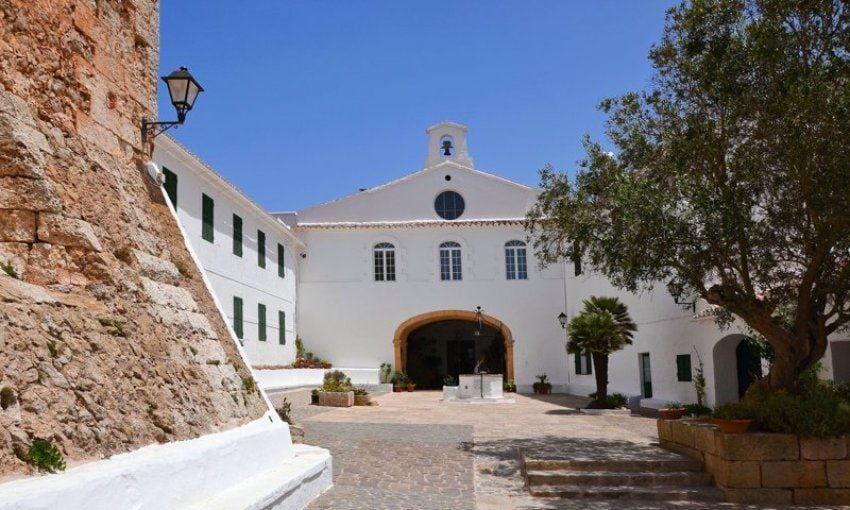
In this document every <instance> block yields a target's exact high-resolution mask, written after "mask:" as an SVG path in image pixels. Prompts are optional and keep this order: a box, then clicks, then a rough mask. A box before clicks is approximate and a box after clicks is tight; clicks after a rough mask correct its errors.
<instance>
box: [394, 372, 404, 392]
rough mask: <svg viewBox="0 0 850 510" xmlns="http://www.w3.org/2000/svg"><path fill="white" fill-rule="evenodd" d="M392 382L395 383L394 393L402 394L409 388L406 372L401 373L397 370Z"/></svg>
mask: <svg viewBox="0 0 850 510" xmlns="http://www.w3.org/2000/svg"><path fill="white" fill-rule="evenodd" d="M390 382H392V383H393V392H394V393H401V392H402V391H404V389H405V387H406V386H407V375H405V374H404V372H399V371H398V370H396V371H395V372H393V376H392V378H391V379H390Z"/></svg>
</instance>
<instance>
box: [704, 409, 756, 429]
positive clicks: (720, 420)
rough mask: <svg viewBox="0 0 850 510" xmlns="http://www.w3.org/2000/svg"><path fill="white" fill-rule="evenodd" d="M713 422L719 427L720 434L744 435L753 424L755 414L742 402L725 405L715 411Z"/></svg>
mask: <svg viewBox="0 0 850 510" xmlns="http://www.w3.org/2000/svg"><path fill="white" fill-rule="evenodd" d="M713 416H714V419H713V420H712V422H713V423H714V424H715V425H717V427H718V428H719V429H720V432H724V433H726V434H743V433H744V432H746V431H747V429H748V428H750V424H752V423H753V418H754V415H753V412H752V410H751V409H750V408H749V407H747V406H746V405H744V404H742V403H740V402H733V403H730V404H723V405H722V406H719V407H717V409H715V410H714V415H713Z"/></svg>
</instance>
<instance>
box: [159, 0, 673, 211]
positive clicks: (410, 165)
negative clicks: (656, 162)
mask: <svg viewBox="0 0 850 510" xmlns="http://www.w3.org/2000/svg"><path fill="white" fill-rule="evenodd" d="M673 3H674V2H673V0H641V1H634V0H618V1H614V0H600V1H568V0H552V1H537V0H535V1H519V0H516V1H502V0H487V1H483V0H479V1H461V2H430V1H419V2H413V1H398V0H383V1H377V0H375V1H371V0H370V1H350V0H337V1H321V2H319V1H272V0H258V1H244V2H234V1H232V0H228V1H224V0H205V1H201V0H191V1H189V0H165V1H163V2H161V9H162V11H161V42H162V45H161V55H160V71H161V74H168V73H169V72H171V71H172V70H173V69H175V68H177V67H178V66H180V65H186V66H188V67H189V69H190V71H191V72H192V74H193V75H194V76H195V77H196V78H197V79H198V81H199V82H200V83H201V84H202V85H203V86H204V88H205V89H206V92H204V93H203V94H202V95H201V96H200V98H199V99H198V101H197V103H196V105H195V109H194V110H193V111H192V112H191V113H189V115H188V118H187V122H186V124H185V125H184V126H182V127H180V128H179V129H177V130H172V131H171V133H172V135H173V136H174V137H175V138H177V139H178V140H180V141H181V142H183V143H184V144H186V145H187V146H188V147H189V148H190V149H192V150H193V151H194V152H196V153H197V154H199V155H200V156H201V157H202V158H203V159H204V160H206V161H207V162H208V163H209V164H210V165H212V166H213V167H214V168H216V169H217V170H218V171H219V172H221V173H222V174H223V175H224V176H225V177H227V178H228V179H230V180H231V181H232V182H234V183H235V184H236V185H237V186H239V187H240V188H241V189H242V190H243V191H245V192H246V193H247V194H248V195H249V196H251V197H252V198H253V199H254V200H256V201H257V202H259V203H260V204H261V205H263V206H264V207H266V208H267V209H269V210H272V211H280V210H297V209H300V208H302V207H305V206H307V205H310V204H314V203H318V202H323V201H325V200H329V199H333V198H336V197H339V196H342V195H345V194H348V193H351V192H354V191H356V190H357V189H358V188H362V187H372V186H375V185H378V184H382V183H384V182H386V181H388V180H391V179H394V178H396V177H399V176H401V175H404V174H407V173H409V172H412V171H415V170H418V169H419V168H421V166H422V163H423V162H424V160H425V155H426V154H425V151H426V137H425V133H424V129H425V128H426V127H428V126H430V125H432V124H434V123H436V122H438V121H440V120H444V119H448V120H454V121H457V122H460V123H463V124H466V125H468V126H469V128H470V132H469V135H468V136H469V138H468V142H469V150H470V153H471V155H472V157H473V159H474V161H475V165H476V167H478V168H479V169H481V170H485V171H489V172H492V173H495V174H497V175H500V176H503V177H506V178H508V179H512V180H515V181H518V182H521V183H524V184H528V185H536V184H537V182H538V180H537V170H538V169H539V168H540V167H542V166H543V165H544V164H546V163H547V162H551V163H552V164H554V165H555V166H556V167H557V168H558V169H561V170H566V171H570V172H573V171H574V170H575V167H576V161H577V160H579V159H580V158H581V157H582V155H583V152H582V149H581V138H582V136H583V135H584V134H585V133H589V134H591V135H592V136H595V137H599V136H601V132H602V129H603V121H604V117H603V115H601V114H600V113H599V112H598V111H597V110H596V105H597V104H598V103H599V101H600V100H601V99H603V98H605V97H608V96H614V95H619V94H621V93H624V92H626V91H629V90H636V89H642V88H645V87H646V86H647V85H648V84H649V80H650V76H651V67H650V65H649V61H648V60H647V52H648V50H649V48H650V46H651V45H652V44H653V43H655V42H656V41H658V40H659V38H660V36H661V33H662V29H663V24H664V12H665V10H666V9H667V8H668V7H669V6H670V5H672V4H673ZM159 103H160V119H162V120H171V118H172V117H174V116H175V115H174V110H173V108H172V107H171V104H170V103H169V101H168V96H167V93H166V92H165V87H164V84H163V85H162V86H161V87H160V95H159Z"/></svg>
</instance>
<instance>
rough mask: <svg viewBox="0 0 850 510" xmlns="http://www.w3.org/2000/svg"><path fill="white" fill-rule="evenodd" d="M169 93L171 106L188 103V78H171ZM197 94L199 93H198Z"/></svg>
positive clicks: (168, 81)
mask: <svg viewBox="0 0 850 510" xmlns="http://www.w3.org/2000/svg"><path fill="white" fill-rule="evenodd" d="M167 83H168V93H169V94H170V95H171V104H173V105H175V106H176V105H178V104H184V103H186V93H187V91H188V90H187V89H188V85H189V80H187V79H186V78H171V79H169V80H167ZM196 94H197V92H196Z"/></svg>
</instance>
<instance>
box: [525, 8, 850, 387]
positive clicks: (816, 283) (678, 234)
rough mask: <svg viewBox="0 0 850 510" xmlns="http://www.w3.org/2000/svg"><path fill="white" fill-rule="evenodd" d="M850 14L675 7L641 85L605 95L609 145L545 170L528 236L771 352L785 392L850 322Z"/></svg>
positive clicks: (773, 377)
mask: <svg viewBox="0 0 850 510" xmlns="http://www.w3.org/2000/svg"><path fill="white" fill-rule="evenodd" d="M849 11H850V4H848V3H847V2H846V1H843V0H692V1H686V2H683V3H682V4H680V5H679V6H677V7H674V8H672V9H670V10H669V11H668V12H667V18H666V25H665V29H664V34H663V36H662V37H661V40H660V41H659V42H658V43H657V44H656V45H655V46H654V47H653V48H652V50H651V51H650V54H649V58H650V60H651V62H652V65H653V68H654V78H653V80H652V82H651V86H649V87H648V88H647V89H646V90H643V91H638V92H631V93H627V94H625V95H623V96H621V97H617V98H613V99H607V100H605V101H603V102H602V103H601V105H600V109H601V110H602V111H603V112H605V113H606V114H607V116H608V120H607V123H606V134H607V137H608V138H609V140H610V142H611V147H610V148H609V147H605V146H603V144H602V143H600V142H598V141H594V140H591V139H590V138H586V139H585V141H584V145H585V149H586V153H587V155H586V158H585V159H584V160H583V161H581V162H580V165H579V170H578V172H577V175H576V176H575V178H574V179H570V178H569V177H568V176H567V175H565V174H563V173H558V172H556V171H555V170H554V169H553V168H552V167H551V166H549V167H546V168H544V169H543V170H542V171H541V187H542V193H541V195H540V196H539V199H538V201H537V203H536V205H535V206H534V207H533V208H532V210H531V211H530V213H529V217H528V222H527V228H528V229H529V232H530V236H531V237H532V238H533V239H534V246H535V249H536V252H537V256H538V258H539V260H540V261H541V262H542V263H544V264H546V263H552V262H555V261H559V260H563V259H564V258H569V257H575V256H580V257H582V258H583V260H584V261H585V262H586V263H588V264H589V265H590V266H592V268H593V269H594V270H596V271H598V272H600V273H601V274H603V275H605V276H607V277H608V279H609V280H610V281H611V282H612V283H613V284H615V285H617V286H618V287H620V288H623V289H627V290H630V291H637V290H640V289H644V288H649V287H652V286H653V285H656V284H658V283H659V282H660V283H663V284H664V285H666V287H667V288H668V289H669V291H670V292H671V293H672V294H673V295H675V296H682V295H692V296H693V295H697V296H699V297H701V298H702V299H704V300H705V301H707V302H708V303H711V304H714V305H717V306H718V307H719V308H720V309H721V311H723V312H724V313H723V314H721V318H723V319H725V320H731V319H732V318H738V319H740V320H741V321H743V322H745V323H746V324H747V325H748V326H749V327H750V328H752V329H753V330H754V331H756V332H757V333H758V334H759V335H761V336H762V337H764V339H765V340H766V341H767V342H768V343H769V344H770V345H771V347H772V348H773V351H774V361H773V364H772V367H771V370H770V373H769V375H768V376H766V377H765V378H764V379H763V380H762V383H761V384H763V385H765V386H767V387H768V388H770V389H792V388H793V387H794V384H795V381H796V379H797V376H798V375H799V374H800V373H801V372H802V371H803V370H805V369H806V368H807V367H809V366H811V365H812V364H813V363H815V362H816V361H817V360H819V359H820V358H821V357H822V356H823V355H824V352H825V350H826V347H827V337H828V336H829V335H831V334H833V333H836V332H839V331H840V330H842V329H846V328H847V327H848V323H850V12H849Z"/></svg>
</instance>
